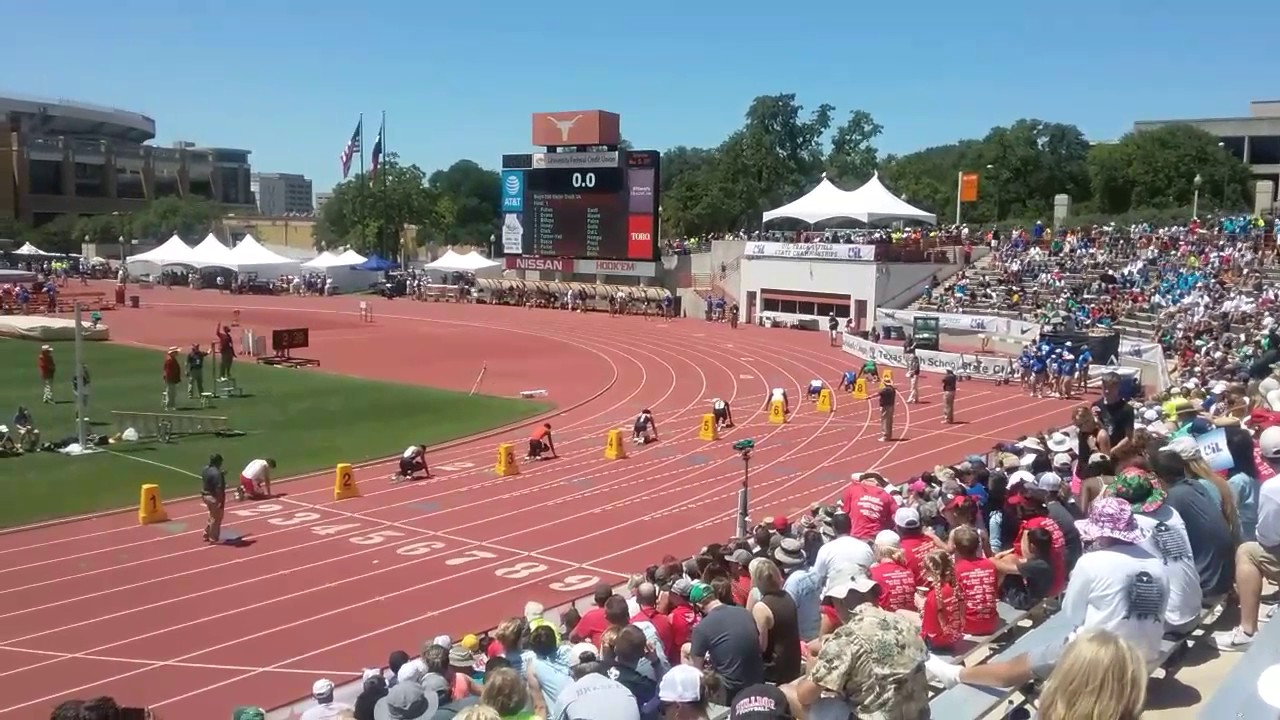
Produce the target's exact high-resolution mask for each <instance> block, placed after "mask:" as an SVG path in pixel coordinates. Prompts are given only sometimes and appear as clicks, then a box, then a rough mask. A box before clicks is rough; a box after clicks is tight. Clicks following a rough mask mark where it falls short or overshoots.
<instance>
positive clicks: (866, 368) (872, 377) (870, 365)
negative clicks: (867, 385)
mask: <svg viewBox="0 0 1280 720" xmlns="http://www.w3.org/2000/svg"><path fill="white" fill-rule="evenodd" d="M858 377H861V378H866V380H867V382H874V383H875V384H877V385H879V384H880V368H878V367H876V361H875V360H872V359H871V358H867V360H866V361H865V362H863V363H862V370H861V371H860V372H859V373H858Z"/></svg>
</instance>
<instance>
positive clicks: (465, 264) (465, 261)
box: [424, 249, 502, 273]
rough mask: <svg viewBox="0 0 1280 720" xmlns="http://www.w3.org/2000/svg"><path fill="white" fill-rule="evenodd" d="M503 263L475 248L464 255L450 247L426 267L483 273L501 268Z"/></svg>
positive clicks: (447, 270) (445, 270)
mask: <svg viewBox="0 0 1280 720" xmlns="http://www.w3.org/2000/svg"><path fill="white" fill-rule="evenodd" d="M501 265H502V264H501V263H497V262H494V261H493V260H490V259H489V258H487V257H485V256H483V255H481V254H480V253H478V252H476V251H475V250H472V251H471V252H469V253H466V254H465V255H463V254H459V253H456V252H454V251H453V250H452V249H450V250H448V251H446V252H445V254H444V255H441V256H440V257H439V258H438V259H436V260H435V262H430V263H427V264H426V265H425V266H424V267H425V268H426V269H428V270H442V271H444V272H468V273H483V272H485V271H487V270H494V269H497V268H500V267H501Z"/></svg>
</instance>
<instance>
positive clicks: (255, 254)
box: [229, 235, 299, 275]
mask: <svg viewBox="0 0 1280 720" xmlns="http://www.w3.org/2000/svg"><path fill="white" fill-rule="evenodd" d="M229 258H230V260H231V261H232V263H233V264H232V265H230V266H229V267H231V269H232V270H236V271H237V272H254V273H260V274H267V275H270V274H273V273H275V274H281V275H284V274H288V273H289V272H292V271H295V270H297V269H298V266H299V263H298V261H297V260H290V259H289V258H287V257H284V256H283V255H277V254H276V253H273V252H271V251H270V250H268V249H267V248H265V247H263V246H262V243H260V242H258V241H257V239H255V238H254V237H253V236H252V235H245V236H244V239H243V240H241V241H240V242H239V243H238V244H237V245H236V246H235V248H233V249H232V250H231V254H230V255H229Z"/></svg>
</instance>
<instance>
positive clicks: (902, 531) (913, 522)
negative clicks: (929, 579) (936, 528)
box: [893, 507, 934, 585]
mask: <svg viewBox="0 0 1280 720" xmlns="http://www.w3.org/2000/svg"><path fill="white" fill-rule="evenodd" d="M893 524H894V526H895V527H896V532H897V533H898V537H899V538H900V539H901V540H900V542H901V545H902V553H903V555H904V556H905V559H906V565H907V567H908V568H909V569H910V570H911V574H912V575H914V576H915V578H916V585H924V584H925V582H924V566H923V561H924V557H925V556H926V555H928V554H929V553H930V552H932V551H933V549H934V544H933V540H931V539H930V538H929V537H928V536H926V535H925V534H924V530H923V529H921V527H920V511H918V510H916V509H915V508H913V507H904V508H898V511H897V512H896V513H894V514H893Z"/></svg>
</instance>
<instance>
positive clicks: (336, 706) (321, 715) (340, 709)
mask: <svg viewBox="0 0 1280 720" xmlns="http://www.w3.org/2000/svg"><path fill="white" fill-rule="evenodd" d="M311 698H312V699H313V700H315V701H316V704H315V707H309V708H307V709H306V710H304V711H303V712H302V717H300V718H299V719H298V720H333V719H334V718H337V717H339V716H340V714H341V713H344V712H351V713H354V712H355V708H353V707H351V706H350V705H348V704H346V703H340V702H334V701H333V682H332V681H331V680H328V679H327V678H321V679H319V680H317V681H315V682H314V683H312V685H311ZM413 720H417V718H414V719H413Z"/></svg>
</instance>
